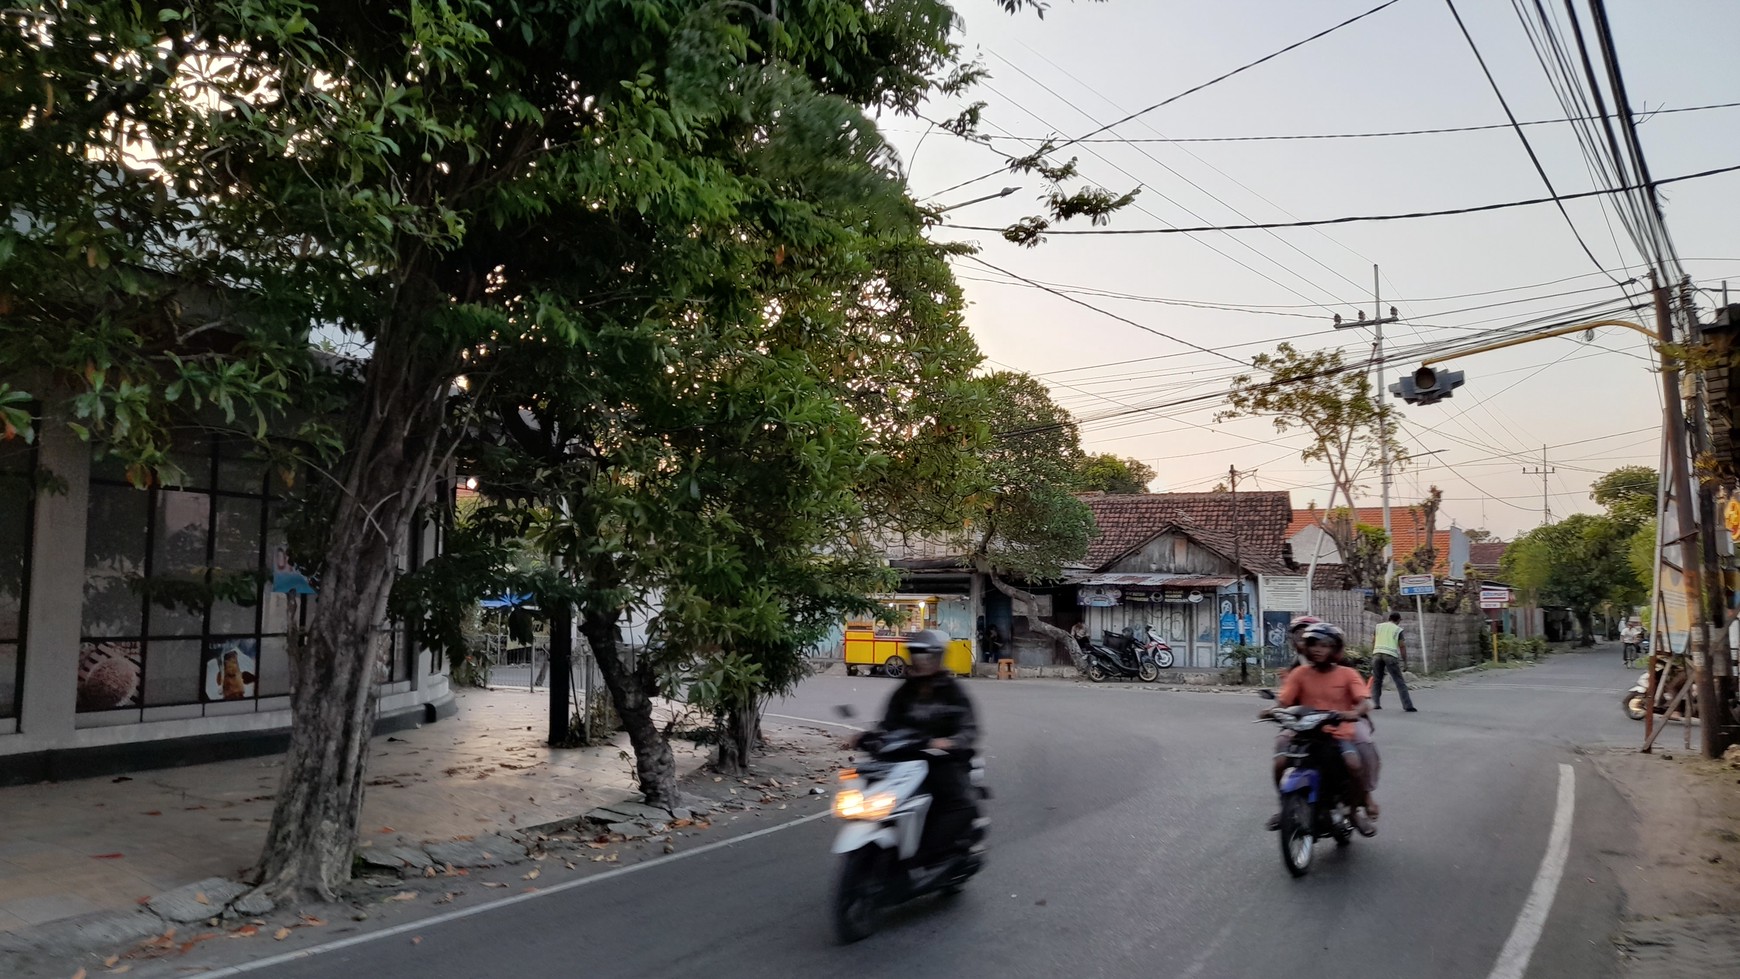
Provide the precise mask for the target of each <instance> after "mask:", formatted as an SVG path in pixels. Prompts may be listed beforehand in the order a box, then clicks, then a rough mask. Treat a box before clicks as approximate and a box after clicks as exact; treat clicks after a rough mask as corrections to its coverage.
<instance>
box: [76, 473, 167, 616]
mask: <svg viewBox="0 0 1740 979" xmlns="http://www.w3.org/2000/svg"><path fill="white" fill-rule="evenodd" d="M150 503H151V494H149V493H146V492H144V491H142V490H136V489H133V488H132V487H129V486H117V485H113V484H107V483H94V484H92V486H91V493H90V517H89V520H88V526H87V528H86V530H85V595H84V627H83V630H82V634H83V635H86V636H94V637H98V638H107V637H111V636H127V637H136V636H138V635H139V634H140V632H141V631H142V628H143V617H142V615H141V611H142V609H143V608H144V602H143V601H142V600H141V599H140V597H139V595H138V593H137V592H135V591H134V590H133V588H132V587H131V586H130V585H129V584H128V579H129V578H130V577H131V576H133V575H142V574H144V573H145V525H146V522H147V514H148V513H149V510H148V509H147V507H149V506H150Z"/></svg>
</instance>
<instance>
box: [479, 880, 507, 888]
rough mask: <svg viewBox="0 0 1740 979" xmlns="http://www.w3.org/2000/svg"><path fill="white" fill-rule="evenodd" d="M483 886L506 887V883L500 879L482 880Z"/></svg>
mask: <svg viewBox="0 0 1740 979" xmlns="http://www.w3.org/2000/svg"><path fill="white" fill-rule="evenodd" d="M483 886H485V887H506V886H507V885H506V884H503V883H502V882H500V881H495V880H486V881H484V882H483Z"/></svg>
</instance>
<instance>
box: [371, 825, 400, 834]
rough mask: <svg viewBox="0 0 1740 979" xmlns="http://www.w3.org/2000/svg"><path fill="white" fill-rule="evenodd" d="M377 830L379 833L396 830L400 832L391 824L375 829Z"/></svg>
mask: <svg viewBox="0 0 1740 979" xmlns="http://www.w3.org/2000/svg"><path fill="white" fill-rule="evenodd" d="M375 832H377V833H394V832H398V831H397V830H395V829H393V828H392V827H391V826H382V827H381V828H380V829H377V830H375Z"/></svg>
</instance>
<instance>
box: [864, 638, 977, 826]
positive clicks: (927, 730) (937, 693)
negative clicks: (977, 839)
mask: <svg viewBox="0 0 1740 979" xmlns="http://www.w3.org/2000/svg"><path fill="white" fill-rule="evenodd" d="M948 643H949V637H948V636H947V635H946V634H944V633H943V632H941V631H940V630H937V629H926V630H924V631H923V632H920V633H918V634H917V635H915V636H913V637H912V638H911V639H909V640H907V643H906V651H907V656H908V659H909V660H910V661H911V662H910V665H909V666H908V668H907V676H906V680H905V681H904V682H903V683H901V685H900V687H899V689H897V690H895V691H894V695H893V696H892V697H890V698H888V710H887V712H886V713H884V714H883V717H882V727H883V729H884V730H894V729H896V728H905V729H909V730H915V731H920V732H923V733H924V734H927V735H929V736H930V739H931V740H930V746H931V747H932V748H937V749H941V750H943V751H946V752H948V754H947V755H946V756H933V758H932V759H931V764H930V774H929V776H928V777H927V778H926V780H925V787H926V791H928V792H929V793H930V795H931V799H932V802H931V805H932V806H933V807H934V810H935V812H936V818H935V819H933V820H930V821H929V822H930V825H929V826H927V827H926V833H925V836H926V838H927V840H926V842H927V843H929V842H931V841H933V840H934V841H950V840H953V841H959V842H963V843H964V842H966V841H967V840H968V839H969V838H970V830H971V827H972V825H973V820H974V819H975V818H977V816H978V806H977V805H976V804H975V803H974V802H973V791H972V784H971V781H970V773H971V769H972V759H973V749H974V747H975V746H976V744H977V741H978V736H979V725H978V721H977V719H976V718H975V717H974V715H973V702H972V701H971V700H969V699H967V692H966V691H965V690H964V689H962V687H961V684H960V682H959V681H958V680H956V679H955V678H954V677H952V676H948V675H946V674H944V673H943V672H942V657H943V652H944V650H946V649H947V648H948Z"/></svg>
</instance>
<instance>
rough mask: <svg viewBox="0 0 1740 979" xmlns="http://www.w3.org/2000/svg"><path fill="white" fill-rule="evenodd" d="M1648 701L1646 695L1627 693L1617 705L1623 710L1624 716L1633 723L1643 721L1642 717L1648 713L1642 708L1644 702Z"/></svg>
mask: <svg viewBox="0 0 1740 979" xmlns="http://www.w3.org/2000/svg"><path fill="white" fill-rule="evenodd" d="M1648 699H1649V695H1648V694H1641V693H1631V692H1629V691H1628V692H1627V693H1626V694H1625V696H1624V697H1621V698H1620V699H1619V703H1620V705H1621V706H1623V707H1624V708H1625V715H1626V716H1627V717H1629V718H1631V719H1632V720H1634V721H1641V720H1643V715H1644V714H1646V713H1648V711H1646V710H1644V707H1643V705H1644V702H1645V701H1647V700H1648Z"/></svg>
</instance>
